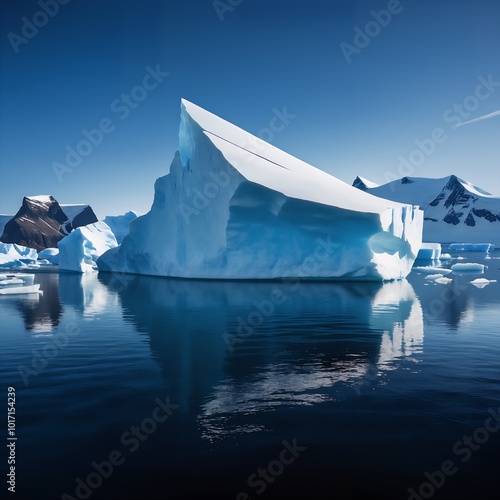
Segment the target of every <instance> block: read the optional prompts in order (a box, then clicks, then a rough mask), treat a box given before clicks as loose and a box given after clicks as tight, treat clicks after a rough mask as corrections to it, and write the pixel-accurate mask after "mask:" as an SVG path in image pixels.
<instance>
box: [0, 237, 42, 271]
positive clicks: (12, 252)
mask: <svg viewBox="0 0 500 500" xmlns="http://www.w3.org/2000/svg"><path fill="white" fill-rule="evenodd" d="M37 258H38V254H37V251H36V250H35V249H34V248H29V247H24V246H22V245H18V244H16V243H0V267H21V266H24V265H25V264H26V263H28V262H30V261H36V259H37Z"/></svg>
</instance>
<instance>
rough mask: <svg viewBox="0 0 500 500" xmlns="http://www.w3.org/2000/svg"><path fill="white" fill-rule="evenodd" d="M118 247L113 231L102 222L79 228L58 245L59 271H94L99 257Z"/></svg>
mask: <svg viewBox="0 0 500 500" xmlns="http://www.w3.org/2000/svg"><path fill="white" fill-rule="evenodd" d="M117 245H118V243H117V242H116V238H115V236H114V234H113V233H112V231H111V229H110V228H109V226H108V225H107V224H105V223H104V222H102V221H99V222H96V223H94V224H89V225H87V226H82V227H78V228H76V229H75V230H74V231H72V232H71V233H69V234H68V236H66V237H65V238H64V239H62V240H61V241H59V243H58V244H57V246H58V248H59V269H60V270H63V271H74V272H78V273H86V272H90V271H94V270H95V269H96V261H97V259H98V257H99V256H100V255H102V254H103V253H104V252H106V250H109V249H110V248H113V247H116V246H117Z"/></svg>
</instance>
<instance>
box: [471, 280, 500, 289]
mask: <svg viewBox="0 0 500 500" xmlns="http://www.w3.org/2000/svg"><path fill="white" fill-rule="evenodd" d="M496 282H497V280H487V279H486V278H477V279H475V280H473V281H471V282H470V284H471V285H474V286H475V287H476V288H484V287H485V286H488V285H489V284H490V283H496Z"/></svg>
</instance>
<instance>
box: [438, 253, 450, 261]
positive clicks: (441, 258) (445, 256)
mask: <svg viewBox="0 0 500 500" xmlns="http://www.w3.org/2000/svg"><path fill="white" fill-rule="evenodd" d="M439 259H440V260H453V257H452V256H451V255H450V254H449V253H442V254H441V257H439Z"/></svg>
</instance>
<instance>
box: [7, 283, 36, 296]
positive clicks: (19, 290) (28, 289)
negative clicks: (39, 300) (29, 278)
mask: <svg viewBox="0 0 500 500" xmlns="http://www.w3.org/2000/svg"><path fill="white" fill-rule="evenodd" d="M27 293H42V292H41V290H40V284H39V283H37V284H36V285H26V286H10V287H5V288H0V295H21V294H27Z"/></svg>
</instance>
